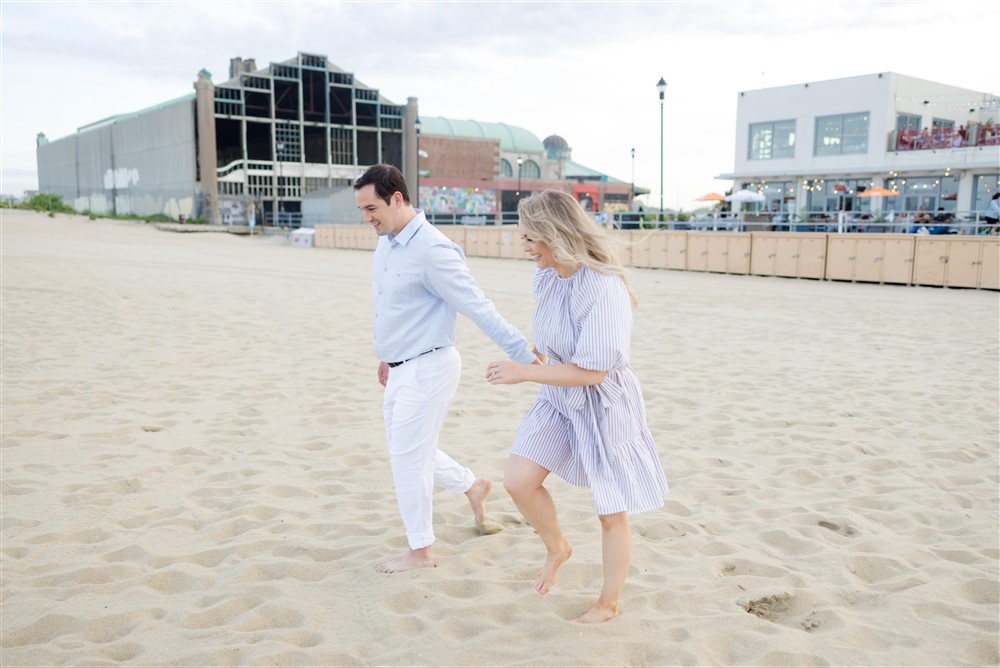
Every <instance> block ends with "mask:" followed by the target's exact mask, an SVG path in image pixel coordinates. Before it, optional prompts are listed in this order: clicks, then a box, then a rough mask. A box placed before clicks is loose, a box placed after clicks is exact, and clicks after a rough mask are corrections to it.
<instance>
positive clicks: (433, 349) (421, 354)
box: [386, 346, 444, 369]
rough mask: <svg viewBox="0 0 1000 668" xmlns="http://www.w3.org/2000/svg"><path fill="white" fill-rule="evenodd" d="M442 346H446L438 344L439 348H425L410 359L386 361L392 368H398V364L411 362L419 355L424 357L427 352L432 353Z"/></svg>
mask: <svg viewBox="0 0 1000 668" xmlns="http://www.w3.org/2000/svg"><path fill="white" fill-rule="evenodd" d="M442 348H444V346H438V347H437V348H431V349H430V350H425V351H424V352H422V353H420V354H419V355H416V356H414V357H411V358H410V359H408V360H403V361H402V362H386V364H388V365H389V368H390V369H395V368H396V367H397V366H399V365H400V364H406V363H407V362H411V361H413V360H415V359H417V357H423V356H424V355H426V354H428V353H432V352H434V351H435V350H441V349H442Z"/></svg>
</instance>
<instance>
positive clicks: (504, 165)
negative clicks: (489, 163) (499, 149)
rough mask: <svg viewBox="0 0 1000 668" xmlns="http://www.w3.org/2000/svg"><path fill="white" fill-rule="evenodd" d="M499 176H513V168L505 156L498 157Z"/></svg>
mask: <svg viewBox="0 0 1000 668" xmlns="http://www.w3.org/2000/svg"><path fill="white" fill-rule="evenodd" d="M500 176H501V178H502V177H511V176H514V169H513V168H512V167H511V166H510V161H509V160H507V159H506V158H500Z"/></svg>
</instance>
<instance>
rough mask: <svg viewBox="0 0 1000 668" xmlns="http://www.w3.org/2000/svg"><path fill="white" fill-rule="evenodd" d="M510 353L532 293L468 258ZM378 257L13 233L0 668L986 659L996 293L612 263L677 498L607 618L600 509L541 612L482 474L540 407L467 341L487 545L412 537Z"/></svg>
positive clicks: (585, 506)
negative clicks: (411, 542)
mask: <svg viewBox="0 0 1000 668" xmlns="http://www.w3.org/2000/svg"><path fill="white" fill-rule="evenodd" d="M469 264H470V267H471V268H472V271H473V273H474V274H475V276H476V277H477V278H478V279H479V280H480V283H481V285H482V287H483V288H484V289H485V290H486V292H487V293H488V294H489V295H490V296H491V298H493V299H494V301H496V303H497V304H498V306H499V307H500V310H501V312H503V313H504V314H505V315H506V316H507V317H508V318H509V319H510V320H511V321H512V322H514V323H515V324H517V325H518V326H519V327H521V328H522V329H524V331H525V332H526V333H529V330H530V315H531V311H532V307H533V303H532V298H531V294H530V286H531V276H532V271H533V268H532V266H531V265H530V264H529V263H527V262H519V261H512V260H500V259H495V260H494V259H484V258H472V259H470V261H469ZM369 269H370V255H369V253H367V252H363V251H338V250H318V249H313V250H307V249H301V248H293V247H290V246H288V245H287V244H285V243H283V242H282V241H281V240H278V239H264V238H260V237H258V238H255V239H249V238H245V237H236V236H231V235H224V234H183V235H178V234H170V233H166V232H160V231H157V230H155V229H153V228H152V227H149V226H143V225H141V224H135V223H125V222H112V221H89V220H87V219H85V218H81V217H65V216H59V217H57V218H55V219H50V218H47V217H44V216H39V215H35V214H29V213H21V212H10V211H5V212H4V213H3V218H2V279H3V284H2V298H3V368H2V390H3V398H2V400H3V443H2V503H3V507H2V526H0V530H2V533H0V536H2V566H3V569H2V571H3V572H2V599H0V601H2V633H0V663H2V665H3V666H28V665H33V666H42V665H46V666H47V665H108V664H112V663H121V664H124V665H137V666H138V665H142V666H149V665H221V666H270V665H287V666H305V665H310V666H314V665H316V666H318V665H372V666H373V665H428V666H449V665H521V666H526V665H560V666H568V665H573V666H577V665H580V666H607V665H636V666H663V665H771V666H777V665H781V666H788V665H796V666H799V665H805V666H841V665H856V666H870V665H893V666H914V665H948V666H951V665H997V664H998V631H1000V627H998V611H1000V601H998V599H1000V595H998V592H1000V586H998V557H1000V553H998V552H1000V551H998V529H997V527H998V524H1000V517H998V515H1000V513H998V491H997V490H998V458H997V454H998V421H1000V417H998V399H1000V389H998V377H1000V370H998V359H1000V352H998V348H1000V345H998V329H1000V315H998V313H1000V304H998V301H1000V300H998V296H997V293H995V292H978V291H959V290H942V289H933V288H912V287H911V288H907V287H894V286H878V285H869V284H857V285H853V284H844V283H830V282H817V281H799V280H788V279H778V278H763V277H746V276H730V275H715V274H698V273H684V272H670V271H653V270H636V271H634V272H633V278H634V282H635V286H636V288H637V291H638V294H639V299H640V307H639V310H638V311H637V314H636V328H635V338H634V348H633V366H634V367H635V368H636V371H637V373H638V374H639V377H640V379H641V380H642V382H643V386H644V392H645V395H646V399H647V405H648V410H649V417H650V425H651V428H652V431H653V434H654V436H655V437H656V439H657V442H658V444H659V447H660V450H661V453H662V459H663V462H664V465H665V468H666V470H667V476H668V479H669V480H670V483H671V494H670V496H669V500H668V502H667V506H666V508H665V509H663V510H661V511H658V512H655V513H649V514H645V515H640V516H638V517H636V518H634V522H633V526H634V533H635V558H634V565H633V568H632V573H631V575H630V578H629V581H628V583H627V585H626V590H625V594H624V599H623V601H622V605H623V614H622V616H621V617H619V618H618V619H616V620H614V621H612V622H610V623H608V624H604V625H601V626H598V627H580V626H578V625H573V624H570V623H568V622H566V621H564V620H565V619H566V618H569V617H573V616H576V615H578V614H580V613H582V612H584V611H585V610H586V609H587V608H589V606H590V604H591V602H592V600H593V599H594V597H595V596H596V594H597V591H598V589H599V587H600V584H601V565H600V544H599V534H600V530H599V525H598V523H597V521H596V518H595V516H594V513H593V509H592V502H591V500H590V496H589V493H588V491H587V490H584V489H578V488H572V487H570V486H568V485H566V484H564V483H562V482H560V481H553V482H552V484H551V488H552V490H553V495H554V496H555V498H556V502H557V504H558V506H559V510H560V519H561V521H562V522H563V524H564V527H565V529H566V532H567V535H568V537H569V538H570V540H571V541H572V542H573V543H574V546H575V548H576V552H575V554H574V557H573V559H572V560H571V561H570V562H569V563H568V564H567V565H566V566H565V568H564V569H563V572H562V573H561V575H560V580H559V584H558V586H557V588H556V590H555V591H554V592H553V593H552V594H550V595H549V596H547V597H544V598H540V597H538V596H537V595H535V593H534V592H533V590H532V586H531V582H532V579H533V577H534V575H535V572H536V570H537V568H538V566H539V565H540V563H541V560H542V557H543V552H542V547H541V544H540V542H539V541H538V539H537V537H536V536H535V535H534V533H533V531H532V530H531V528H530V527H528V526H527V525H526V524H525V523H524V521H523V520H522V519H521V516H520V514H519V513H518V512H517V510H516V509H515V507H514V505H513V503H512V502H511V500H510V498H509V497H508V496H507V495H506V493H505V492H504V491H503V489H502V485H500V484H499V481H500V479H501V476H502V471H503V467H504V463H505V461H506V458H507V451H508V447H509V443H510V440H511V438H512V436H513V433H514V430H515V429H516V427H517V424H518V421H519V420H520V417H521V415H522V414H523V412H524V411H525V410H526V409H527V407H528V406H529V405H530V404H531V402H532V400H533V398H534V394H535V392H536V388H534V387H531V386H527V385H525V386H507V387H491V386H489V385H488V384H486V383H485V382H484V381H482V379H481V376H482V370H483V369H484V368H485V365H486V364H487V363H488V362H489V361H491V360H493V359H497V358H498V357H499V356H500V354H499V352H498V351H497V350H496V348H495V347H494V346H493V345H492V344H491V343H490V342H489V341H488V340H487V339H486V338H485V337H484V336H483V335H482V334H481V333H480V332H479V331H478V330H476V329H475V328H474V326H472V325H471V324H470V323H469V322H467V321H464V320H460V323H459V342H460V346H459V347H460V351H461V352H462V355H463V360H464V365H465V367H464V372H463V380H462V385H461V388H460V391H459V394H458V397H457V398H456V401H455V403H454V405H453V409H452V412H451V415H450V416H449V418H448V420H447V422H446V424H445V429H444V433H443V443H444V447H445V448H446V449H447V450H449V451H450V452H453V453H454V454H456V455H460V458H461V460H462V461H463V462H466V463H468V464H469V465H471V466H473V468H474V469H475V470H476V472H477V473H478V474H480V475H485V476H488V477H491V478H492V479H493V480H494V481H495V482H496V483H497V484H496V485H495V488H494V489H495V491H494V493H493V497H492V503H491V506H490V511H491V514H492V516H493V518H494V519H495V520H497V521H498V522H500V523H502V524H503V525H504V531H502V532H500V533H498V534H496V535H492V536H481V535H479V534H478V533H477V532H476V530H475V527H474V526H473V523H472V518H471V517H470V515H469V513H468V506H467V504H466V503H465V500H464V499H461V498H456V497H453V496H450V495H448V494H446V493H444V492H441V493H439V494H438V495H437V496H436V497H435V504H436V505H435V523H436V528H437V531H438V543H437V544H436V546H435V550H436V554H437V557H438V561H439V567H438V568H436V569H426V570H421V571H414V572H408V573H403V574H396V575H392V576H386V575H380V574H378V573H375V572H374V570H373V569H374V566H375V565H377V564H378V563H379V562H380V561H381V560H383V559H385V558H386V557H387V556H392V555H394V554H395V553H397V552H400V551H402V550H403V549H404V547H405V542H404V539H403V535H402V528H401V522H400V520H399V517H398V513H397V510H396V507H395V501H394V497H393V494H392V486H391V483H390V473H389V467H388V461H387V456H386V453H385V446H384V438H383V434H382V430H381V387H380V386H379V385H378V384H377V383H376V381H375V367H376V360H375V359H374V358H373V357H372V354H371V351H370V348H369V345H368V342H369V340H370V338H369V337H370V317H371V300H370V294H369V280H368V272H369Z"/></svg>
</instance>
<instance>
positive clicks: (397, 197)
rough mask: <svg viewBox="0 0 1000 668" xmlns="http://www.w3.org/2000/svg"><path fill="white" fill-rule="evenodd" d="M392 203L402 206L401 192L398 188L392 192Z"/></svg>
mask: <svg viewBox="0 0 1000 668" xmlns="http://www.w3.org/2000/svg"><path fill="white" fill-rule="evenodd" d="M392 205H393V206H397V207H399V206H403V193H401V192H399V191H398V190H397V191H396V192H394V193H393V194H392Z"/></svg>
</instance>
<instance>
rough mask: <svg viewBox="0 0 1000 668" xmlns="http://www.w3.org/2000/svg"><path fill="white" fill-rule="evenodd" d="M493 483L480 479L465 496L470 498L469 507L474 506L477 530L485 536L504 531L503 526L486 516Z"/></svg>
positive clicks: (473, 513)
mask: <svg viewBox="0 0 1000 668" xmlns="http://www.w3.org/2000/svg"><path fill="white" fill-rule="evenodd" d="M492 489H493V483H492V482H490V481H489V480H488V479H486V478H480V479H479V480H477V481H476V482H474V483H472V487H470V488H469V489H468V491H467V492H466V493H465V496H467V497H468V498H469V505H470V506H472V516H473V517H474V518H475V519H476V528H477V529H479V533H481V534H483V535H484V536H488V535H490V534H494V533H498V532H500V531H503V525H502V524H500V523H499V522H494V521H493V520H491V519H490V517H489V516H488V515H487V514H486V497H488V496H489V495H490V491H491V490H492Z"/></svg>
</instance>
